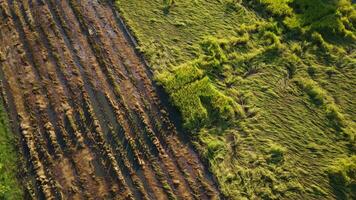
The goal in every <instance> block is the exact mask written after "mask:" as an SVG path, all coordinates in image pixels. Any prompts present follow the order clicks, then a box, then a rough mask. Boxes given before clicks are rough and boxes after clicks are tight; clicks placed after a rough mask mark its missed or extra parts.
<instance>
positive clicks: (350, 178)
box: [328, 156, 356, 199]
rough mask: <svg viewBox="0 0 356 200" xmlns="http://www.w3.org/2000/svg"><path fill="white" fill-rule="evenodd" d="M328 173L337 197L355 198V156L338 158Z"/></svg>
mask: <svg viewBox="0 0 356 200" xmlns="http://www.w3.org/2000/svg"><path fill="white" fill-rule="evenodd" d="M328 173H329V178H330V180H331V184H332V186H333V188H334V189H335V190H336V192H337V194H338V198H339V199H355V198H356V156H352V157H348V158H341V159H338V160H337V161H335V162H334V163H333V165H332V166H330V167H329V169H328Z"/></svg>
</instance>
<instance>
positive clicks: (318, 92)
mask: <svg viewBox="0 0 356 200" xmlns="http://www.w3.org/2000/svg"><path fill="white" fill-rule="evenodd" d="M297 84H298V85H299V86H300V87H301V88H302V89H303V90H304V91H305V92H306V93H307V94H308V96H309V97H310V99H311V100H312V101H313V103H315V104H316V105H323V104H324V103H325V101H326V99H327V94H326V92H325V91H324V90H323V89H321V88H320V87H319V86H318V84H317V83H315V82H314V81H313V80H311V79H306V78H300V79H298V80H297Z"/></svg>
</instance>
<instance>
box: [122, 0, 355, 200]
mask: <svg viewBox="0 0 356 200" xmlns="http://www.w3.org/2000/svg"><path fill="white" fill-rule="evenodd" d="M116 2H118V4H117V5H118V9H119V10H120V13H121V15H122V16H123V17H124V18H125V20H126V22H127V23H128V25H129V26H130V28H131V29H132V30H133V32H134V33H135V35H136V37H137V38H138V40H139V44H140V49H141V50H142V52H143V53H144V55H145V56H146V58H147V59H148V61H149V63H150V66H151V67H152V69H153V71H154V73H155V77H156V80H157V81H158V82H159V83H160V84H161V85H162V86H163V87H164V88H165V90H166V92H167V93H168V94H169V96H170V100H171V103H172V104H173V105H174V106H176V107H177V108H178V110H179V111H180V114H181V116H182V118H183V122H184V126H185V127H186V133H187V134H192V136H193V137H192V142H193V143H194V145H195V147H196V148H197V150H198V151H199V152H200V154H201V155H202V157H203V158H205V159H206V160H207V161H208V163H209V168H210V170H211V171H212V173H213V174H214V176H216V178H217V180H218V184H219V188H220V189H221V191H222V193H223V194H224V195H225V196H227V197H228V198H230V199H336V198H337V197H338V193H337V192H335V190H334V189H333V188H332V187H331V186H330V182H329V179H328V177H329V172H327V171H325V169H326V168H328V167H329V165H330V160H332V159H333V158H335V157H350V156H352V155H354V154H355V142H354V141H355V140H354V134H355V122H354V120H353V119H355V118H356V110H355V107H356V102H355V100H354V99H355V94H356V88H355V87H354V82H355V80H356V70H355V67H354V66H355V64H356V51H355V50H354V49H355V47H356V45H355V42H354V41H355V38H354V35H355V29H354V27H355V24H354V23H355V20H354V14H353V13H354V12H355V6H354V5H351V3H350V2H351V1H344V0H340V1H331V0H330V1H319V0H318V1H304V0H278V1H270V0H253V1H247V0H246V1H244V0H242V1H230V0H218V1H206V0H191V1H175V3H174V5H173V6H172V7H170V10H169V13H163V11H162V9H161V8H162V6H163V4H162V1H158V0H154V1H149V0H132V1H130V2H127V1H123V0H117V1H116ZM152 19H154V20H152ZM177 22H184V25H179V26H177V25H176V24H177ZM340 22H341V23H342V24H340ZM222 122H225V123H222ZM340 133H342V134H340ZM345 135H346V136H348V137H344V136H345Z"/></svg>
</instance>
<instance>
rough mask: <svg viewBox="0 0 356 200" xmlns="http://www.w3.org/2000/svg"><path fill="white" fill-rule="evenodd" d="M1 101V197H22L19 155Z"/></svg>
mask: <svg viewBox="0 0 356 200" xmlns="http://www.w3.org/2000/svg"><path fill="white" fill-rule="evenodd" d="M0 101H1V100H0ZM2 106H3V105H2V103H1V102H0V199H22V190H21V186H20V185H19V183H18V181H17V179H16V173H17V172H18V171H17V170H18V167H17V164H18V163H17V159H16V158H17V156H16V153H17V152H16V151H15V149H14V147H13V146H12V145H13V143H14V141H15V140H14V138H13V136H12V133H11V132H10V131H9V129H8V123H7V119H6V116H5V113H4V110H3V107H2Z"/></svg>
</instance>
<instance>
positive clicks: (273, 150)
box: [267, 144, 286, 164]
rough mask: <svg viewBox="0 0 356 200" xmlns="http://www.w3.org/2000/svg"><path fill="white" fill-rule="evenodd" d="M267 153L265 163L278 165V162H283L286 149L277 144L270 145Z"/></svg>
mask: <svg viewBox="0 0 356 200" xmlns="http://www.w3.org/2000/svg"><path fill="white" fill-rule="evenodd" d="M268 152H269V158H268V159H267V162H269V163H273V164H278V163H280V162H283V160H284V153H285V152H286V149H285V148H284V147H282V146H281V145H279V144H272V145H271V146H270V148H269V150H268Z"/></svg>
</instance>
